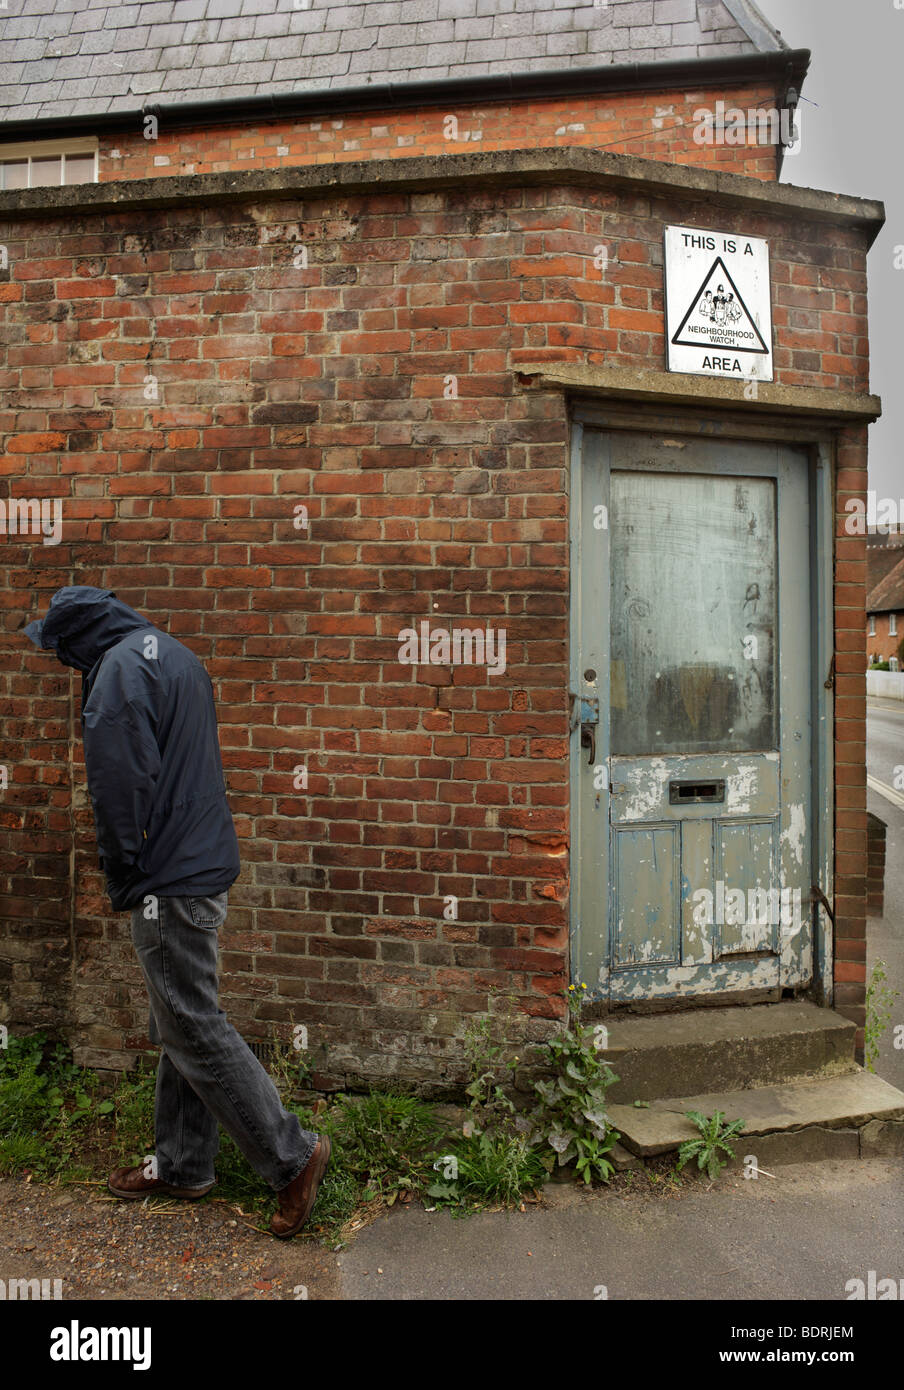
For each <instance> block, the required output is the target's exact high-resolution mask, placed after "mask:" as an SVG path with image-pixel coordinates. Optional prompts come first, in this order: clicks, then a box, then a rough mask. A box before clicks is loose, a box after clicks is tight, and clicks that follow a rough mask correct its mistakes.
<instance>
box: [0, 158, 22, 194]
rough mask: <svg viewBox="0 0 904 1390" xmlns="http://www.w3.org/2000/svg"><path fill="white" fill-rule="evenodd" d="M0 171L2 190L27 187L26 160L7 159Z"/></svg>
mask: <svg viewBox="0 0 904 1390" xmlns="http://www.w3.org/2000/svg"><path fill="white" fill-rule="evenodd" d="M0 169H2V170H3V184H2V186H3V187H4V188H27V187H28V160H27V159H7V160H6V161H5V162H4V163H3V164H2V165H0Z"/></svg>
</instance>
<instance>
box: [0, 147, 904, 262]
mask: <svg viewBox="0 0 904 1390" xmlns="http://www.w3.org/2000/svg"><path fill="white" fill-rule="evenodd" d="M536 183H541V184H542V183H545V184H550V183H553V184H559V185H561V184H563V183H564V184H568V183H573V184H590V185H591V186H593V187H596V188H599V187H601V186H602V187H606V186H609V187H612V188H625V189H628V190H630V191H631V192H633V193H634V194H635V195H638V194H640V195H643V196H648V197H652V196H661V197H668V198H671V199H673V200H683V201H687V200H689V199H690V200H694V199H699V200H700V201H701V202H704V203H706V204H707V206H709V205H711V204H719V205H721V206H723V207H725V206H727V207H738V208H743V209H746V210H747V211H748V212H750V213H751V214H763V213H766V214H770V213H771V214H773V215H775V216H778V217H787V218H789V219H792V218H793V219H795V220H799V219H803V220H805V221H807V220H809V221H816V222H828V223H831V224H832V225H833V226H842V227H845V226H847V227H855V228H859V229H861V230H862V231H863V232H864V234H865V236H866V244H867V246H870V245H872V243H873V241H874V240H875V238H876V237H877V236H878V234H879V231H880V230H881V228H882V226H883V224H884V221H885V208H884V205H883V204H882V203H881V202H878V201H876V200H874V199H869V198H855V197H850V196H848V195H846V194H840V193H825V192H822V191H820V190H817V189H812V188H796V187H794V185H793V184H786V183H773V182H771V181H766V180H763V179H754V178H749V177H747V176H745V175H743V174H723V173H716V172H713V171H711V170H709V169H698V168H694V167H692V166H687V165H681V164H667V163H665V162H664V161H661V160H656V159H637V158H635V156H633V155H625V154H611V153H609V152H607V151H605V150H593V149H587V148H584V147H582V146H571V145H569V146H553V147H551V148H542V149H533V150H530V149H528V150H488V151H485V152H474V153H468V154H443V155H412V156H411V157H407V156H406V157H405V158H402V159H374V160H366V161H364V160H356V161H349V162H348V163H342V164H327V165H324V164H311V165H308V164H305V165H287V166H285V167H284V168H282V169H249V170H243V171H232V172H227V173H220V174H189V175H180V174H174V175H169V174H167V175H162V176H160V177H158V178H150V179H118V180H111V181H110V182H109V183H93V184H74V185H72V186H71V187H66V188H32V189H24V190H16V191H11V192H8V193H0V217H13V218H21V217H23V216H24V217H28V218H35V217H56V216H60V215H72V214H73V213H90V212H124V211H139V212H140V211H143V210H144V209H148V208H162V207H171V206H185V205H191V204H204V203H217V202H249V201H257V200H265V199H273V198H316V197H331V196H335V195H336V194H339V195H343V194H344V195H351V194H356V193H368V194H374V193H376V192H380V193H383V192H386V193H390V192H396V193H398V192H421V191H432V190H436V189H443V188H467V187H469V186H472V187H478V188H479V187H493V188H498V187H502V186H511V185H517V184H536Z"/></svg>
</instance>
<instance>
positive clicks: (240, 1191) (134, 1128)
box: [0, 1033, 546, 1245]
mask: <svg viewBox="0 0 904 1390" xmlns="http://www.w3.org/2000/svg"><path fill="white" fill-rule="evenodd" d="M270 1074H271V1075H272V1076H273V1080H274V1082H275V1084H276V1086H277V1088H278V1090H279V1091H280V1094H281V1096H282V1100H283V1104H284V1105H285V1106H286V1108H287V1109H290V1110H292V1111H294V1113H295V1114H296V1115H297V1116H298V1118H299V1120H300V1121H301V1124H302V1126H303V1127H304V1128H305V1129H309V1130H313V1131H316V1132H317V1133H325V1134H328V1135H329V1137H330V1139H331V1141H332V1147H333V1152H332V1158H331V1162H330V1167H329V1170H328V1172H327V1176H326V1178H325V1179H324V1181H323V1183H322V1184H321V1187H320V1190H319V1192H318V1195H317V1203H316V1206H315V1208H314V1213H313V1216H312V1219H311V1222H310V1225H309V1226H308V1228H307V1232H306V1233H309V1234H313V1235H317V1236H319V1237H321V1238H322V1239H324V1240H327V1241H329V1242H330V1243H331V1244H333V1245H337V1244H342V1243H344V1241H345V1239H346V1238H347V1235H348V1231H349V1228H351V1227H354V1226H357V1225H361V1224H363V1223H364V1221H365V1220H367V1219H368V1217H369V1216H370V1215H371V1214H373V1213H374V1212H375V1211H377V1210H379V1209H380V1208H381V1207H383V1206H392V1205H394V1203H396V1202H397V1201H402V1202H404V1201H408V1200H411V1199H412V1198H414V1197H421V1198H422V1199H423V1200H424V1201H425V1202H426V1203H427V1204H428V1205H439V1206H444V1207H448V1208H450V1209H452V1210H453V1211H454V1213H455V1214H462V1213H464V1212H467V1211H470V1210H474V1209H477V1208H479V1207H481V1206H483V1205H486V1204H489V1203H492V1204H503V1205H511V1204H514V1203H517V1202H518V1201H520V1199H521V1197H522V1195H523V1194H524V1193H525V1191H528V1190H530V1189H531V1188H534V1187H537V1186H539V1185H540V1184H541V1183H542V1182H543V1181H544V1180H545V1177H546V1173H545V1170H544V1169H543V1167H542V1165H541V1164H540V1163H539V1162H538V1161H537V1159H536V1157H535V1155H534V1154H533V1153H531V1152H530V1150H529V1149H528V1147H527V1145H526V1141H525V1140H524V1139H523V1137H522V1136H516V1135H506V1134H498V1135H495V1136H492V1137H490V1136H489V1135H482V1136H472V1137H466V1136H463V1135H462V1133H461V1132H460V1131H452V1130H450V1129H449V1127H448V1125H447V1124H446V1123H444V1122H443V1121H442V1120H441V1119H440V1118H439V1117H438V1116H437V1114H436V1111H435V1108H434V1107H433V1106H432V1105H431V1104H430V1103H429V1102H427V1101H424V1100H421V1099H419V1098H417V1097H415V1096H412V1095H409V1094H406V1093H405V1091H404V1090H403V1089H401V1088H384V1089H382V1090H371V1091H370V1092H369V1093H368V1094H365V1095H349V1094H338V1095H336V1096H334V1097H333V1098H332V1099H331V1100H330V1101H329V1102H328V1103H327V1104H326V1105H324V1102H323V1101H320V1102H318V1103H317V1106H316V1113H315V1107H314V1105H313V1103H312V1104H310V1105H309V1104H305V1103H301V1102H299V1100H298V1094H299V1092H298V1085H299V1082H303V1079H304V1077H305V1076H306V1074H307V1069H306V1066H305V1062H304V1059H297V1058H296V1060H295V1061H294V1062H292V1063H291V1064H290V1063H289V1062H288V1061H287V1060H286V1059H285V1058H277V1059H276V1060H275V1062H274V1063H273V1064H272V1065H271V1067H270ZM154 1087H155V1069H154V1068H153V1067H148V1066H147V1065H146V1064H144V1065H139V1066H138V1067H136V1068H135V1070H133V1071H131V1072H128V1073H124V1074H123V1075H122V1076H120V1077H119V1078H117V1079H116V1081H115V1082H114V1083H112V1084H111V1083H108V1084H106V1086H105V1084H104V1083H103V1082H102V1081H101V1079H100V1078H99V1077H98V1076H97V1074H95V1073H94V1072H91V1071H90V1070H88V1069H87V1068H83V1067H77V1066H75V1065H74V1064H73V1062H72V1060H71V1056H70V1054H69V1053H68V1052H67V1050H66V1049H65V1048H64V1047H63V1046H62V1045H61V1044H58V1043H55V1042H52V1041H50V1040H48V1039H47V1037H46V1036H45V1035H44V1034H42V1033H35V1034H32V1035H31V1036H29V1037H11V1038H10V1039H9V1044H8V1047H7V1048H6V1049H4V1050H2V1051H0V1173H2V1174H5V1175H12V1174H19V1175H31V1176H32V1177H33V1178H35V1179H38V1180H40V1181H45V1182H58V1183H66V1182H70V1183H71V1182H98V1181H102V1180H104V1179H105V1178H106V1176H107V1174H108V1172H109V1171H110V1170H111V1168H113V1167H116V1166H119V1165H122V1164H128V1165H130V1166H131V1165H134V1164H138V1163H140V1162H142V1160H143V1159H144V1157H145V1156H146V1155H147V1154H148V1153H150V1152H152V1150H153V1135H154ZM302 1094H303V1093H302ZM312 1102H313V1097H312ZM450 1155H454V1158H455V1163H456V1164H457V1175H456V1177H455V1179H454V1181H453V1182H451V1183H450V1182H448V1181H445V1180H444V1179H443V1177H442V1174H443V1173H447V1172H448V1171H449V1164H448V1159H449V1156H450ZM213 1199H216V1200H220V1201H226V1202H228V1203H230V1204H231V1205H233V1206H238V1207H240V1208H241V1210H242V1212H243V1213H244V1214H245V1215H246V1216H249V1217H251V1218H252V1219H253V1220H254V1221H255V1223H256V1224H259V1225H260V1226H261V1227H262V1228H263V1227H265V1226H266V1224H267V1221H268V1220H269V1216H270V1213H271V1212H272V1211H273V1209H274V1207H275V1201H274V1196H273V1192H272V1189H271V1188H270V1187H268V1186H267V1184H266V1183H264V1182H263V1181H262V1180H261V1179H260V1178H259V1177H258V1176H257V1174H256V1173H255V1172H254V1170H253V1169H252V1168H251V1167H250V1165H249V1164H248V1162H247V1161H246V1159H245V1158H244V1156H243V1155H242V1153H241V1152H240V1151H239V1149H238V1148H237V1146H236V1145H235V1143H234V1141H233V1140H232V1139H231V1138H230V1136H228V1135H227V1134H225V1133H223V1132H222V1131H221V1142H220V1152H219V1155H218V1157H217V1186H216V1187H215V1188H214V1190H213V1192H212V1193H211V1195H210V1197H208V1198H204V1199H203V1200H205V1201H211V1200H213Z"/></svg>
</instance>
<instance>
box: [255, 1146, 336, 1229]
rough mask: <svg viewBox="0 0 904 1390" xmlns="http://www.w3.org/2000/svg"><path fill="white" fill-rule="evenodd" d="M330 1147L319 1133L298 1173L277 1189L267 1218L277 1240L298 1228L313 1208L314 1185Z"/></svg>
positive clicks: (324, 1169)
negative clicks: (273, 1207)
mask: <svg viewBox="0 0 904 1390" xmlns="http://www.w3.org/2000/svg"><path fill="white" fill-rule="evenodd" d="M331 1148H332V1145H331V1144H330V1141H329V1138H328V1136H327V1135H325V1134H321V1136H320V1138H319V1139H318V1140H317V1143H316V1144H315V1145H314V1152H313V1153H312V1154H311V1157H310V1158H309V1159H308V1161H307V1163H306V1164H305V1166H304V1167H303V1168H302V1170H301V1172H300V1173H299V1174H298V1177H297V1178H293V1179H292V1181H291V1182H290V1183H289V1186H288V1187H284V1188H282V1189H281V1190H280V1191H279V1192H277V1194H276V1199H277V1201H278V1203H279V1210H278V1211H275V1212H274V1213H273V1216H272V1217H271V1220H270V1234H271V1236H276V1237H277V1238H278V1239H279V1240H288V1239H289V1237H290V1236H294V1235H297V1234H298V1232H299V1231H300V1230H301V1228H302V1226H303V1225H304V1224H305V1222H306V1221H307V1219H308V1217H309V1216H310V1215H311V1212H312V1211H313V1210H314V1203H315V1202H316V1200H317V1189H318V1187H319V1186H320V1184H321V1182H322V1181H323V1175H324V1173H325V1172H326V1170H327V1168H328V1166H329V1162H330V1151H331Z"/></svg>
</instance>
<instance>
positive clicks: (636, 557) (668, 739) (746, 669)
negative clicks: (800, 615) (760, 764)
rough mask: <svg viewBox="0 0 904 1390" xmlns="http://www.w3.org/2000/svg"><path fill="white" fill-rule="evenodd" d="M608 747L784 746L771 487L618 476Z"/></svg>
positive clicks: (637, 750)
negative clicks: (777, 694) (779, 722)
mask: <svg viewBox="0 0 904 1390" xmlns="http://www.w3.org/2000/svg"><path fill="white" fill-rule="evenodd" d="M609 516H610V521H609V524H610V528H611V592H610V602H611V642H612V645H611V670H610V685H611V702H612V707H611V739H612V742H611V751H612V753H613V754H614V755H616V756H618V755H637V754H656V753H659V754H665V753H716V752H719V753H722V752H724V753H730V752H751V751H756V750H765V749H774V748H777V747H778V731H777V727H776V699H775V692H776V678H777V672H776V655H775V638H776V611H777V609H776V602H777V594H776V572H777V568H776V519H775V480H774V479H772V478H740V477H714V476H710V475H705V474H681V475H675V474H663V473H653V472H643V471H631V472H616V471H614V470H613V472H612V475H611V493H610V512H609Z"/></svg>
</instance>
